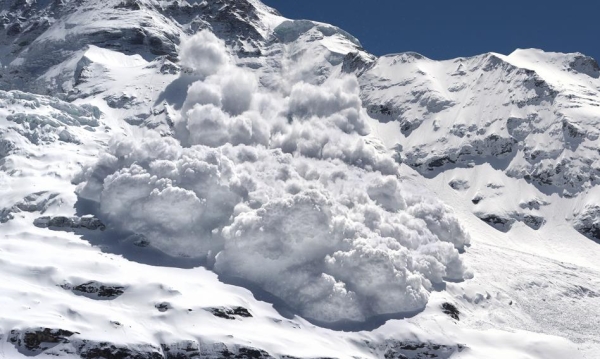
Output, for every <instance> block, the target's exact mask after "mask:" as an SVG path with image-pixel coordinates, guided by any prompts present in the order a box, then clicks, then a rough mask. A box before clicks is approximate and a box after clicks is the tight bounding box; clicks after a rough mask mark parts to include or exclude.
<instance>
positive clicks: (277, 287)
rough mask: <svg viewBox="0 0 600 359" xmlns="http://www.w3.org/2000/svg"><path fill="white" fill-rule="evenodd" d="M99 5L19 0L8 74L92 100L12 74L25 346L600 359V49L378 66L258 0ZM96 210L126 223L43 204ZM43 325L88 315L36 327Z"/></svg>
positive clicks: (351, 42) (9, 236)
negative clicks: (23, 16) (454, 312)
mask: <svg viewBox="0 0 600 359" xmlns="http://www.w3.org/2000/svg"><path fill="white" fill-rule="evenodd" d="M136 4H137V5H136ZM88 5H89V6H88V7H85V6H84V7H70V6H71V5H70V4H69V3H68V2H67V3H66V4H65V5H63V7H58V8H55V6H56V5H48V7H45V6H46V5H44V4H41V3H40V4H37V5H36V4H34V5H33V7H32V9H33V10H30V12H29V13H27V14H28V16H29V19H30V21H31V22H29V23H27V22H23V21H22V20H20V19H17V18H16V17H13V16H14V15H15V14H16V12H18V11H20V10H14V9H15V8H9V7H7V8H6V9H4V8H0V9H2V10H1V11H3V12H2V15H3V16H7V19H8V21H9V23H10V24H14V22H11V21H18V22H19V24H20V25H19V26H20V30H19V31H18V32H16V30H11V31H12V32H11V33H12V35H9V34H8V33H9V31H8V29H10V28H11V27H7V28H6V29H5V30H4V31H5V33H0V35H1V36H2V37H1V40H2V42H1V44H0V45H1V46H3V48H5V49H9V50H10V51H6V52H4V53H3V57H2V64H3V66H4V65H6V64H10V65H9V66H8V67H6V68H3V69H2V74H3V78H2V79H1V80H2V82H1V84H2V86H3V87H1V88H2V89H4V90H15V89H22V90H27V91H30V92H32V91H33V92H41V93H46V91H49V92H50V93H52V94H59V93H60V97H61V98H63V99H64V100H69V101H71V102H70V103H69V102H63V101H61V100H59V99H58V98H56V97H45V96H39V95H32V94H29V93H24V92H18V91H9V92H6V91H0V131H1V132H0V161H1V162H0V165H1V170H2V171H1V172H0V185H1V186H0V194H1V196H0V223H1V224H0V235H1V236H2V240H1V241H0V267H1V268H0V273H2V274H0V275H1V276H2V277H1V279H2V281H1V282H0V288H1V289H0V290H1V291H2V294H3V295H2V297H1V299H0V306H1V307H2V308H3V310H2V312H0V336H1V341H0V343H1V345H0V354H2V355H4V356H5V357H7V358H13V357H14V358H17V357H21V356H23V355H32V354H36V355H39V356H41V357H46V356H51V355H56V354H58V355H62V356H65V357H79V356H84V355H87V356H88V357H89V356H91V355H92V354H91V353H94V352H93V350H98V348H103V345H104V346H106V345H107V344H102V343H109V344H110V345H114V346H115V347H116V348H117V349H115V350H121V349H122V348H126V349H127V350H130V351H131V352H132V353H133V352H136V351H137V352H140V353H142V352H143V353H152V352H156V353H159V354H160V355H162V356H166V357H169V355H174V353H175V352H178V351H182V352H186V351H185V349H186V348H188V349H189V348H196V349H197V352H198V353H202V355H204V356H209V355H213V357H220V356H222V355H224V354H223V353H224V350H225V351H228V352H230V353H233V354H231V355H240V356H243V355H245V354H244V353H247V350H248V349H247V348H256V349H260V350H264V351H266V353H269V354H270V355H272V356H283V355H290V356H294V357H304V358H316V357H336V358H346V357H348V358H349V357H368V358H376V357H384V356H386V355H387V356H386V357H389V356H391V355H395V357H399V358H402V356H401V355H404V356H407V357H409V358H410V357H414V358H419V357H421V356H423V355H431V354H435V355H438V357H442V358H448V357H450V356H451V357H456V358H506V357H510V358H565V357H569V358H571V357H572V358H577V357H584V358H594V355H595V353H597V351H598V350H599V346H600V344H599V342H600V339H599V336H600V333H599V332H598V331H599V325H598V317H599V316H600V313H599V312H600V310H599V309H598V308H600V306H599V305H598V304H600V303H599V302H600V273H599V268H598V267H599V266H598V264H597V258H598V254H599V249H598V245H599V244H598V243H597V242H596V241H595V240H594V233H595V232H594V231H595V230H596V229H598V231H599V233H600V223H599V222H598V219H597V214H596V213H600V210H598V211H597V212H596V208H598V198H600V192H599V190H598V187H597V177H596V176H597V174H598V171H600V170H599V169H598V157H600V153H599V152H598V151H597V148H598V135H597V132H598V126H597V125H598V123H597V121H598V118H600V116H599V115H600V111H599V110H598V108H597V106H596V102H595V101H596V100H595V94H597V92H598V91H599V89H600V85H599V82H598V69H597V65H596V67H595V66H594V64H595V63H594V62H593V60H591V59H589V58H585V57H583V56H581V55H578V54H567V55H565V54H549V53H544V52H541V51H537V50H519V51H517V52H515V53H513V54H511V55H510V56H503V55H499V54H487V55H482V56H480V57H475V58H470V59H458V60H451V61H446V62H435V61H431V60H428V59H425V58H423V57H421V56H420V55H416V54H400V55H393V56H388V57H383V58H381V59H375V58H374V57H372V56H370V55H368V54H366V53H364V52H362V50H361V49H360V44H359V43H358V40H356V39H354V38H353V37H351V35H349V34H347V33H345V32H344V31H342V30H340V29H337V28H335V27H333V26H330V25H326V24H320V23H312V22H309V21H289V20H287V19H284V18H282V17H280V16H279V15H277V13H276V12H274V11H272V10H271V9H268V8H266V7H265V6H263V5H262V4H259V3H258V2H251V3H246V2H239V3H236V5H235V6H225V5H226V4H225V3H222V2H202V3H200V2H198V3H192V4H186V3H180V4H179V5H178V6H174V7H168V6H166V4H162V3H160V2H154V1H140V2H137V3H136V2H123V3H121V2H114V3H113V2H112V1H108V2H106V4H104V3H103V4H100V3H96V2H90V3H89V4H88ZM3 6H4V5H3ZM27 6H28V5H22V7H19V8H17V9H26V8H27ZM246 6H249V7H246ZM135 14H138V15H139V16H136V15H135ZM190 14H198V15H196V17H195V16H193V15H190ZM240 14H246V15H247V16H245V17H240ZM15 19H16V20H15ZM44 19H46V20H47V21H46V22H44ZM91 19H93V20H95V22H91V21H90V20H91ZM99 19H102V21H100V22H98V21H97V20H99ZM38 20H39V21H41V22H40V24H39V25H37V26H38V27H32V29H33V30H30V31H24V28H27V26H30V27H31V26H33V25H32V23H33V22H35V21H38ZM224 24H228V25H227V26H225V25H224ZM245 24H246V25H248V27H244V26H246V25H245ZM10 26H13V25H10ZM136 28H139V29H142V32H143V33H144V36H143V37H140V38H138V39H137V40H136V38H135V36H137V35H135V34H136V33H138V32H136V31H137V30H136ZM202 28H206V29H208V30H200V29H202ZM211 29H212V31H210V30H211ZM14 32H16V34H15V33H14ZM115 33H119V34H120V36H121V37H120V38H119V37H116V36H113V35H111V34H115ZM132 34H133V35H132ZM134 35H135V36H134ZM215 35H216V36H215ZM36 36H37V37H36ZM128 36H134V37H133V40H131V38H129V37H128ZM32 37H33V38H32ZM17 39H20V40H17ZM124 39H127V41H125V40H124ZM156 39H160V41H157V40H156ZM25 40H26V41H27V43H24V42H23V41H25ZM130 40H131V41H133V42H131V41H130ZM138 40H140V41H138ZM136 41H137V42H136ZM19 43H24V45H19ZM115 44H120V45H118V46H116V45H115ZM15 49H18V51H17V50H15ZM161 52H164V53H161ZM355 52H357V53H356V54H349V53H355ZM348 54H349V55H348ZM347 55H348V56H347ZM174 57H179V58H178V59H177V60H176V59H175V58H174ZM14 70H18V71H20V72H15V71H14ZM18 73H23V74H24V75H23V76H21V77H19V76H17V75H16V74H18ZM356 75H358V79H357V78H356ZM46 89H48V90H46ZM398 144H399V145H400V146H398ZM401 161H404V162H405V164H400V162H401ZM557 168H558V170H557ZM86 215H94V216H96V217H98V218H99V219H100V220H101V221H102V222H103V223H104V224H105V225H106V226H107V229H106V230H104V231H101V230H90V229H89V228H87V227H81V226H80V228H76V229H72V228H56V227H51V228H50V229H48V228H43V227H44V225H42V224H43V223H47V222H44V221H40V219H39V218H40V217H50V218H52V217H54V216H65V217H72V216H78V217H81V216H86ZM84 219H85V218H84ZM482 219H483V220H482ZM78 221H79V219H78ZM34 222H35V223H36V225H34ZM486 222H487V223H486ZM54 223H58V222H54ZM61 223H63V222H61ZM77 223H80V222H77ZM86 223H87V222H86ZM69 225H70V224H69ZM88 227H89V226H88ZM94 228H96V227H94ZM582 233H583V234H585V235H586V236H587V237H586V236H584V235H583V234H582ZM234 285H238V286H234ZM98 288H100V289H98ZM244 288H246V289H244ZM444 303H452V304H453V305H455V306H456V307H457V308H458V310H459V311H460V314H459V317H460V320H456V319H453V318H451V317H450V316H449V315H447V314H445V313H443V310H442V307H443V306H442V305H443V304H444ZM235 308H245V310H247V311H248V313H249V314H250V315H251V317H250V316H247V315H245V314H244V313H245V312H244V311H241V312H240V313H242V314H241V315H238V314H233V313H234V312H235ZM228 311H230V312H229V313H230V314H227V313H228ZM223 313H225V314H223ZM235 313H237V312H235ZM228 316H229V317H230V319H227V318H226V317H228ZM303 318H305V319H303ZM44 328H50V329H51V330H59V329H60V330H63V331H67V332H68V333H67V332H64V333H62V334H60V335H62V337H61V339H56V340H57V342H54V343H49V344H46V345H45V346H44V345H42V346H43V347H44V348H47V349H45V350H43V351H42V350H41V349H39V348H38V349H35V348H34V349H32V348H28V347H27V345H25V344H23V343H24V342H27V341H26V340H25V339H26V338H27V337H26V335H27V334H26V333H28V331H29V332H35V331H36V330H37V331H38V332H40V331H43V329H44ZM327 328H329V329H327ZM342 329H343V330H346V331H342ZM53 333H54V332H53ZM69 333H70V335H69ZM53 335H55V338H56V335H58V334H56V333H55V334H53ZM60 335H59V336H60ZM46 339H48V338H46ZM19 340H21V342H19ZM415 345H417V346H419V345H421V346H422V347H421V348H420V349H418V348H417V349H415V347H414V346H415ZM119 348H121V349H119ZM223 348H225V349H223ZM402 348H404V349H402ZM407 348H408V349H407ZM411 348H413V349H411ZM196 349H194V350H196ZM123 350H125V349H123ZM169 353H170V354H169ZM187 353H188V354H187V355H188V356H189V357H193V356H190V355H192V354H189V353H194V351H193V350H189V351H187ZM266 353H265V354H264V355H266ZM148 355H149V354H148ZM261 355H263V354H261ZM392 357H394V356H392Z"/></svg>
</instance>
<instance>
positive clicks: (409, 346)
mask: <svg viewBox="0 0 600 359" xmlns="http://www.w3.org/2000/svg"><path fill="white" fill-rule="evenodd" d="M377 349H378V350H380V351H382V352H383V357H384V358H385V359H427V358H440V359H448V358H450V357H452V356H453V355H454V354H456V353H460V352H462V351H463V350H464V349H465V346H463V345H460V344H459V345H456V346H450V345H439V344H434V343H419V342H410V341H407V342H402V341H395V340H389V341H387V342H386V343H385V344H383V345H381V346H379V347H378V348H377Z"/></svg>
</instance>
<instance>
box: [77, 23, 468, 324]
mask: <svg viewBox="0 0 600 359" xmlns="http://www.w3.org/2000/svg"><path fill="white" fill-rule="evenodd" d="M181 61H182V63H183V64H184V65H185V66H188V67H190V68H191V69H192V70H193V71H194V74H193V76H197V78H198V81H196V82H194V83H193V84H192V85H191V86H190V87H189V89H188V95H187V98H186V100H185V102H184V104H183V106H182V109H181V111H180V114H179V117H178V118H177V119H176V121H175V125H174V136H173V137H164V138H163V137H160V136H158V135H156V134H153V133H151V132H148V133H144V134H143V136H130V137H121V138H115V139H114V140H113V141H112V143H111V144H110V146H109V150H108V153H106V154H105V155H104V156H103V157H102V158H101V159H100V160H99V161H98V163H97V164H96V165H95V166H94V167H92V168H90V169H89V170H88V172H87V173H86V176H87V183H86V184H85V187H84V188H83V189H82V190H81V192H80V195H81V196H83V197H87V198H89V199H93V200H96V201H98V202H99V204H100V212H101V213H100V214H99V215H100V216H101V217H102V218H103V219H104V220H105V221H106V223H107V224H108V225H109V226H112V227H114V228H118V229H121V230H127V231H131V232H135V233H137V234H139V235H143V236H144V237H146V238H147V239H148V241H149V242H150V243H151V244H152V245H153V246H154V247H156V248H158V249H160V250H162V251H164V252H165V253H167V254H170V255H174V256H193V257H201V258H206V259H208V260H209V262H211V263H214V266H213V269H214V271H215V272H217V273H219V274H223V275H228V276H235V277H240V278H243V279H245V280H248V281H251V282H253V283H255V284H257V285H259V286H260V287H262V288H263V289H264V290H266V291H269V292H271V293H272V294H274V295H276V296H278V297H279V298H281V299H282V300H284V301H285V302H286V303H287V304H288V305H290V306H291V307H292V308H294V309H296V310H297V311H298V312H299V313H300V314H302V315H304V316H305V317H308V318H312V319H316V320H319V321H323V322H336V321H340V320H355V321H362V320H366V319H368V318H369V317H371V316H375V315H380V314H388V313H396V312H405V311H414V310H419V309H422V308H423V307H424V306H425V305H426V303H427V301H428V297H429V292H430V291H431V289H432V285H433V284H436V283H442V282H443V281H444V280H446V279H452V280H462V279H465V278H469V277H470V276H471V275H472V274H471V273H470V271H469V270H468V269H467V268H466V267H465V265H464V264H463V262H462V259H461V257H460V254H459V251H460V250H462V249H464V247H465V245H467V244H468V243H469V236H468V234H467V233H466V232H465V231H464V229H463V228H462V227H461V225H460V224H459V223H458V221H457V219H456V218H455V217H454V215H453V214H452V213H451V212H450V211H449V209H448V208H447V207H446V206H444V205H443V204H442V203H441V202H439V201H438V200H436V199H434V198H433V197H432V195H431V194H429V193H427V192H426V191H425V190H423V189H421V188H419V187H415V186H414V185H409V184H406V183H403V182H401V181H400V180H399V179H398V176H397V173H398V166H399V165H398V164H397V163H396V162H395V160H394V158H393V157H392V156H391V154H390V153H388V152H387V151H386V150H384V149H382V148H381V146H379V145H378V144H377V143H374V142H373V140H372V139H370V137H369V136H368V134H369V128H368V125H367V122H366V121H367V115H366V113H365V111H364V109H363V108H362V105H361V101H360V99H359V97H358V84H357V81H356V78H354V77H350V76H342V77H340V78H337V79H331V80H328V81H327V82H325V83H324V84H323V85H321V86H316V85H311V84H308V83H304V82H301V81H300V82H298V83H295V84H292V86H291V87H290V88H291V90H290V91H289V93H277V92H273V91H272V90H271V91H269V90H267V89H265V88H263V87H261V86H260V85H259V83H260V81H259V80H258V79H257V78H256V75H255V74H254V73H253V72H252V71H251V70H248V69H242V68H239V67H236V66H235V65H234V63H235V61H234V59H233V58H231V57H230V56H229V55H228V53H227V49H226V48H225V46H224V44H223V43H222V42H221V41H220V40H219V39H217V38H216V37H215V36H214V35H213V34H212V33H210V32H207V31H202V32H200V33H198V34H197V35H194V36H193V37H191V38H190V39H188V40H187V41H185V42H184V43H183V44H182V46H181Z"/></svg>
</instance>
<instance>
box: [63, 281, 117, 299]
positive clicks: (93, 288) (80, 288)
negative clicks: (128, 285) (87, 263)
mask: <svg viewBox="0 0 600 359" xmlns="http://www.w3.org/2000/svg"><path fill="white" fill-rule="evenodd" d="M61 287H62V288H63V289H67V290H71V291H73V292H74V293H76V294H81V295H85V296H86V297H88V298H93V299H114V298H117V297H118V296H120V295H122V294H123V293H125V287H123V286H119V285H110V284H104V283H99V282H96V281H91V282H87V283H83V284H79V285H75V286H74V285H71V284H63V285H61Z"/></svg>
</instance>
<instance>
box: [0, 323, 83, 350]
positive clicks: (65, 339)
mask: <svg viewBox="0 0 600 359" xmlns="http://www.w3.org/2000/svg"><path fill="white" fill-rule="evenodd" d="M74 334H75V332H72V331H69V330H63V329H51V328H37V329H25V330H16V329H15V330H11V331H10V337H9V338H8V341H9V342H11V343H12V344H14V345H15V347H17V349H19V351H21V352H23V351H24V350H27V351H29V352H33V353H34V354H38V353H40V352H42V351H44V350H46V349H49V348H52V347H54V346H56V345H58V344H61V343H69V338H70V337H71V336H73V335H74Z"/></svg>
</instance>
